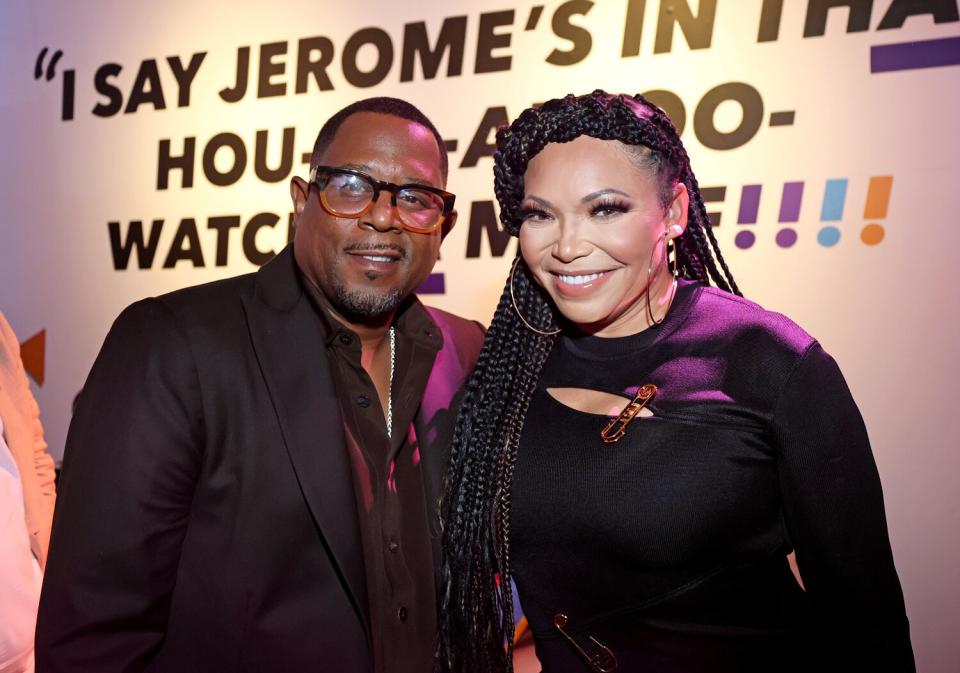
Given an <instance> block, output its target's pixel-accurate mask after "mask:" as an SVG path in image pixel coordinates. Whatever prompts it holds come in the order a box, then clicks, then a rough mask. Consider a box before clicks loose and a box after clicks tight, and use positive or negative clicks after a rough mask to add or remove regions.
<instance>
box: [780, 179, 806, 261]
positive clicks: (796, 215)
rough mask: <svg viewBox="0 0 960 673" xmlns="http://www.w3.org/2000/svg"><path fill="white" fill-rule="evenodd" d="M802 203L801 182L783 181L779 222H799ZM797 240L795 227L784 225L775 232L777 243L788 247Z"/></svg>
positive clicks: (782, 246)
mask: <svg viewBox="0 0 960 673" xmlns="http://www.w3.org/2000/svg"><path fill="white" fill-rule="evenodd" d="M802 203H803V183H802V182H785V183H783V194H782V195H781V197H780V222H782V223H785V222H799V221H800V205H801V204H802ZM796 242H797V232H796V230H795V229H791V228H790V227H785V228H783V229H781V230H780V231H778V232H777V245H779V246H780V247H781V248H789V247H790V246H792V245H793V244H794V243H796Z"/></svg>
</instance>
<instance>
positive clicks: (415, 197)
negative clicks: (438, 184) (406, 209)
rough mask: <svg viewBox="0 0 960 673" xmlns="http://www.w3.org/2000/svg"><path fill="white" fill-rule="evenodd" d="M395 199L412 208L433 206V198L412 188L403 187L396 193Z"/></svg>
mask: <svg viewBox="0 0 960 673" xmlns="http://www.w3.org/2000/svg"><path fill="white" fill-rule="evenodd" d="M397 199H398V200H400V201H402V202H404V203H405V204H407V205H408V206H411V207H413V208H430V207H431V206H433V199H432V198H431V197H430V194H428V193H427V192H418V191H414V190H412V189H405V190H403V191H401V192H400V193H399V194H397Z"/></svg>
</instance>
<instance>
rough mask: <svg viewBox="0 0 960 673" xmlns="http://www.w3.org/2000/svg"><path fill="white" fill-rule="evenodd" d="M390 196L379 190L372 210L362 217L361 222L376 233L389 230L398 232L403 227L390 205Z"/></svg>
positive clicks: (395, 210)
mask: <svg viewBox="0 0 960 673" xmlns="http://www.w3.org/2000/svg"><path fill="white" fill-rule="evenodd" d="M392 196H393V195H392V194H391V193H390V192H388V191H387V190H385V189H384V190H381V191H380V195H379V196H378V197H377V200H376V201H374V202H373V208H371V209H370V212H368V213H367V214H366V215H364V216H363V218H362V222H363V223H364V224H368V225H369V226H371V227H373V228H374V229H376V230H377V231H390V230H391V229H396V230H397V231H400V230H401V229H402V228H403V227H402V226H401V224H400V219H399V215H398V214H397V209H396V208H394V207H393V204H392V203H391V200H392Z"/></svg>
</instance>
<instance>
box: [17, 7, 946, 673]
mask: <svg viewBox="0 0 960 673" xmlns="http://www.w3.org/2000/svg"><path fill="white" fill-rule="evenodd" d="M833 5H836V7H833ZM0 12H2V14H0V129H2V131H0V133H2V138H3V144H2V148H3V167H2V169H0V173H2V175H0V177H2V179H0V202H2V204H3V206H4V209H5V216H4V218H3V222H2V224H0V309H2V310H3V311H4V313H5V314H6V315H7V318H8V319H9V321H10V322H11V324H12V325H13V326H14V328H15V329H16V330H17V332H18V334H19V335H20V336H21V338H22V339H24V340H26V339H27V338H28V337H30V336H31V335H34V334H36V333H39V332H41V331H43V332H44V334H45V337H46V341H45V350H44V351H43V353H42V355H43V360H44V370H45V371H44V376H42V377H40V376H39V372H38V370H37V367H36V362H34V366H33V367H32V369H33V370H34V372H35V373H37V376H38V378H42V379H43V380H42V385H39V383H37V382H35V388H34V391H35V393H36V395H37V397H38V399H39V402H40V406H41V409H42V417H43V421H44V425H45V427H46V431H47V438H48V441H49V443H50V446H51V451H52V452H53V453H54V455H55V456H57V457H58V458H59V456H60V455H61V454H62V451H63V443H64V438H65V435H66V428H67V425H68V423H69V417H70V408H71V401H72V399H73V397H74V395H75V394H76V393H77V391H78V390H79V388H80V387H81V385H82V383H83V380H84V378H85V376H86V374H87V371H88V370H89V367H90V365H91V364H92V361H93V358H94V357H95V355H96V353H97V350H98V349H99V346H100V344H101V342H102V340H103V337H104V335H105V334H106V331H107V329H108V328H109V326H110V323H111V321H112V320H113V318H114V317H115V316H116V314H117V313H118V312H119V311H120V310H121V309H122V308H123V307H124V306H125V305H126V304H128V303H130V302H132V301H134V300H137V299H139V298H142V297H144V296H147V295H155V294H159V293H162V292H166V291H169V290H173V289H175V288H179V287H183V286H186V285H191V284H195V283H200V282H204V281H209V280H214V279H217V278H222V277H225V276H230V275H235V274H239V273H245V272H249V271H252V270H254V269H255V268H256V267H257V265H258V264H261V263H263V261H264V260H266V259H267V258H269V256H271V255H272V254H274V253H275V252H276V251H278V250H280V249H281V248H282V247H283V245H284V244H285V243H286V241H287V239H288V237H289V233H290V232H289V227H288V217H289V212H290V202H289V196H288V188H287V184H288V182H289V178H290V176H291V175H294V174H297V175H305V174H306V172H307V164H306V162H304V161H303V156H302V155H303V154H304V153H307V152H309V151H310V148H311V147H312V142H313V139H314V137H315V135H316V132H317V130H318V129H319V127H320V125H321V124H322V122H323V121H324V120H325V119H326V118H327V117H328V116H329V115H330V114H331V113H332V112H334V111H335V110H337V109H339V108H340V107H342V106H343V105H345V104H347V103H349V102H352V101H353V100H356V99H358V98H362V97H366V96H371V95H393V96H399V97H401V98H405V99H408V100H410V101H412V102H414V103H415V104H417V105H418V106H420V107H421V108H422V109H423V110H424V111H425V112H426V113H427V114H428V115H429V116H430V117H431V118H432V119H434V121H435V122H436V123H437V125H438V127H439V128H440V130H441V132H442V133H443V134H444V137H445V138H447V139H448V141H450V142H449V145H450V154H449V156H450V161H451V175H450V183H449V186H450V189H451V190H452V191H455V192H456V193H457V195H458V208H459V211H460V214H461V218H460V222H459V223H458V225H457V227H456V229H455V230H454V231H453V233H452V234H451V235H450V236H449V237H448V239H447V240H446V241H445V243H444V246H443V251H442V259H441V261H440V262H439V263H438V265H437V268H436V270H435V271H436V274H437V275H436V276H435V277H434V278H433V279H432V282H431V286H432V289H433V290H434V291H435V292H434V293H430V294H425V295H423V296H424V299H425V300H426V301H427V302H428V303H432V304H435V305H437V306H440V307H442V308H446V309H448V310H453V311H455V312H458V313H460V314H463V315H466V316H469V317H472V318H476V319H479V320H481V321H483V322H486V321H488V320H489V317H490V315H491V313H492V311H493V307H494V304H495V301H496V298H497V296H498V295H499V292H500V289H501V288H502V284H503V279H504V277H505V274H506V271H507V267H508V262H509V259H510V258H511V257H512V256H513V254H514V251H515V245H516V244H515V241H513V240H509V241H507V240H506V239H505V238H504V237H503V235H502V234H501V233H499V232H498V230H497V229H496V226H495V220H494V211H493V204H492V198H493V196H492V176H491V160H490V158H489V154H490V147H491V142H492V130H493V128H494V127H495V126H496V124H497V123H499V122H500V121H503V120H505V119H506V118H508V117H509V118H512V117H514V116H515V115H516V114H518V113H519V112H520V111H521V110H522V109H523V108H525V107H527V106H528V105H530V104H531V103H534V102H539V101H543V100H546V99H548V98H552V97H556V96H559V95H563V94H566V93H568V92H575V93H583V92H587V91H590V90H592V89H594V88H598V87H599V88H604V89H607V90H609V91H623V92H629V93H634V92H650V91H657V92H659V93H657V94H654V96H655V99H656V100H657V101H658V102H660V104H661V105H662V106H663V107H664V108H665V109H667V111H668V112H669V113H670V114H671V115H672V116H673V117H674V119H675V121H676V122H677V123H678V125H682V126H683V128H684V130H683V139H684V142H685V143H686V145H687V148H688V151H689V152H690V154H691V157H692V162H693V165H694V168H695V170H696V172H697V174H698V177H699V179H700V184H701V185H702V186H703V187H705V188H709V189H708V191H707V194H708V195H709V196H710V198H711V203H710V204H708V205H709V209H710V210H712V211H713V212H715V213H717V215H718V216H719V218H720V223H719V227H718V228H717V235H718V238H719V240H720V243H721V246H722V248H723V250H724V252H725V255H726V257H727V259H728V261H729V262H730V265H731V267H732V269H733V270H734V273H735V276H736V278H737V280H738V282H739V284H740V286H741V288H742V289H743V290H744V292H745V294H746V295H747V296H748V297H750V298H752V299H754V300H756V301H758V302H760V303H761V304H763V305H765V306H767V307H769V308H773V309H776V310H779V311H782V312H784V313H786V314H788V315H790V316H791V317H793V318H794V319H795V320H797V321H798V322H799V323H800V324H801V325H803V326H804V327H806V328H807V329H808V330H809V331H810V332H812V333H813V334H815V335H816V336H818V337H819V338H820V340H821V341H822V343H823V344H824V345H825V347H826V348H827V349H828V350H829V351H830V352H831V353H833V354H834V355H835V356H836V358H837V359H838V361H839V362H840V363H841V366H842V367H843V369H844V371H845V374H846V376H847V378H848V380H849V383H850V386H851V388H852V389H853V392H854V394H855V396H856V397H857V399H858V401H859V403H860V406H861V409H862V411H863V414H864V417H865V419H866V422H867V426H868V428H869V430H870V435H871V438H872V441H873V446H874V451H875V454H876V458H877V462H878V465H879V469H880V473H881V477H882V479H883V483H884V489H885V497H886V504H887V511H888V518H889V524H890V531H891V538H892V542H893V547H894V554H895V557H896V560H897V565H898V567H899V569H900V575H901V579H902V582H903V586H904V591H905V594H906V601H907V608H908V612H909V615H910V618H911V622H912V625H913V634H914V635H913V637H914V646H915V649H916V653H917V661H918V665H919V669H920V670H921V671H927V672H930V673H953V672H955V671H957V670H960V645H958V644H957V640H956V636H955V631H956V624H958V623H960V535H958V530H960V489H958V480H957V474H958V472H960V458H958V456H960V451H958V449H960V446H958V444H960V442H958V440H957V437H958V433H960V428H958V427H957V426H958V424H957V418H958V414H957V413H956V411H955V409H954V400H955V394H954V393H955V389H956V384H955V379H956V376H957V373H958V367H957V356H958V347H957V343H958V341H960V316H958V296H960V293H958V292H957V289H956V287H955V283H954V273H953V270H954V268H955V266H956V263H957V261H958V253H957V250H958V244H960V233H958V230H957V218H956V213H957V211H958V206H960V196H958V189H957V186H956V185H957V179H958V177H960V171H958V169H957V166H956V163H955V161H956V157H957V155H958V150H960V135H958V133H957V122H956V119H957V118H958V113H957V108H958V105H960V19H958V10H957V2H956V0H940V1H934V0H931V1H928V2H923V1H918V0H876V1H872V0H855V1H850V2H829V1H827V0H699V2H698V1H697V0H690V1H689V2H687V1H685V0H662V1H659V0H649V1H646V2H645V1H644V0H598V1H595V2H590V1H588V0H569V1H566V2H560V1H555V0H554V1H550V2H545V3H543V4H538V3H535V2H529V1H520V0H484V1H483V2H476V1H474V2H468V1H467V0H445V1H443V2H441V1H439V0H422V1H421V2H406V3H401V2H385V1H377V2H352V3H343V2H327V1H326V0H312V1H310V2H305V1H302V0H290V1H289V2H287V3H285V4H283V5H275V6H272V7H268V4H267V3H256V4H255V5H253V3H251V6H247V5H245V4H243V3H236V2H232V3H220V2H186V1H185V0H173V1H170V2H166V3H162V4H160V5H157V4H149V5H148V4H146V3H130V2H119V1H111V0H91V1H89V2H84V3H67V2H60V3H55V2H50V1H48V0H35V1H29V2H28V1H27V0H2V2H0ZM244 63H246V65H244ZM238 64H239V65H238ZM238 69H239V70H240V72H239V80H240V83H241V84H243V83H244V82H246V86H245V90H241V89H243V87H238V86H237V82H238ZM258 137H259V138H260V141H259V145H260V146H259V147H258ZM137 232H140V233H141V235H142V242H141V245H139V246H138V245H134V244H132V243H131V241H132V240H133V239H134V238H135V237H136V233H137ZM152 236H155V237H156V238H155V239H154V238H152ZM441 286H442V292H436V290H439V289H441ZM34 343H36V342H34ZM34 360H36V358H34ZM109 420H110V419H104V422H109Z"/></svg>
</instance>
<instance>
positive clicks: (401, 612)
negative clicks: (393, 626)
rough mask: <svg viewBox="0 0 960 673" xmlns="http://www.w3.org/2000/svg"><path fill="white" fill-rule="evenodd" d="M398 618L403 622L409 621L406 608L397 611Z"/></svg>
mask: <svg viewBox="0 0 960 673" xmlns="http://www.w3.org/2000/svg"><path fill="white" fill-rule="evenodd" d="M397 618H398V619H399V620H400V621H401V622H405V621H407V609H406V608H405V607H401V608H400V609H399V610H397Z"/></svg>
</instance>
